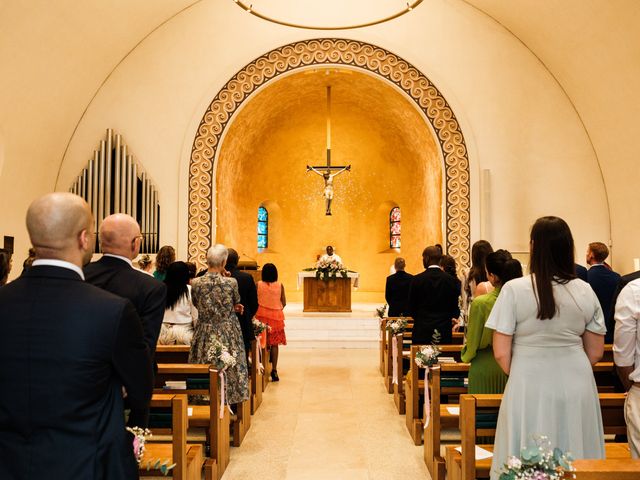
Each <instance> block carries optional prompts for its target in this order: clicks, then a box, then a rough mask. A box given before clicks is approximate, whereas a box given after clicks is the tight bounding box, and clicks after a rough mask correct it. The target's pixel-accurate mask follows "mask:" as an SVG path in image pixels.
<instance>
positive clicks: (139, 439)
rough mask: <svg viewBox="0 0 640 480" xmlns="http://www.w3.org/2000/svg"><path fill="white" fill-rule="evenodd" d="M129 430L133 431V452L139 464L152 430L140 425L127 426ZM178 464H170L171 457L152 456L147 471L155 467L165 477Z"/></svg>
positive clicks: (148, 461)
mask: <svg viewBox="0 0 640 480" xmlns="http://www.w3.org/2000/svg"><path fill="white" fill-rule="evenodd" d="M127 431H128V432H131V434H132V435H133V454H134V455H135V457H136V462H138V465H140V464H141V463H142V460H143V458H144V452H145V446H144V444H145V442H146V441H147V438H149V437H152V436H153V435H152V434H151V431H150V430H149V429H148V428H140V427H127ZM175 466H176V464H175V463H173V464H171V465H169V459H168V458H167V459H164V460H161V459H157V458H151V459H149V460H147V466H146V469H147V471H149V470H151V469H154V470H159V471H160V472H161V473H162V474H163V475H164V476H165V477H166V476H167V475H169V473H170V472H171V470H173V469H174V468H175Z"/></svg>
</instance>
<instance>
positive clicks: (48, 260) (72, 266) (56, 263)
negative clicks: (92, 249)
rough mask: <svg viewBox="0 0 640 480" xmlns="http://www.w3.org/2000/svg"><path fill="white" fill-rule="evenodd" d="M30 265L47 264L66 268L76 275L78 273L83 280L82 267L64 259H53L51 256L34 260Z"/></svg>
mask: <svg viewBox="0 0 640 480" xmlns="http://www.w3.org/2000/svg"><path fill="white" fill-rule="evenodd" d="M32 265H33V266H34V267H37V266H38V265H49V266H51V267H62V268H67V269H69V270H73V271H74V272H76V273H77V274H78V275H80V277H81V278H82V280H84V272H83V271H82V269H81V268H80V267H79V266H77V265H75V264H73V263H71V262H66V261H64V260H55V259H53V258H42V259H39V260H34V261H33V264H32Z"/></svg>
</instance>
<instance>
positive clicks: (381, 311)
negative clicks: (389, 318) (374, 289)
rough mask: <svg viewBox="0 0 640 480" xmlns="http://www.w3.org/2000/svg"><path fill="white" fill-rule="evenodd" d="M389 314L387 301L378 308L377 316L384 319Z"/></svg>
mask: <svg viewBox="0 0 640 480" xmlns="http://www.w3.org/2000/svg"><path fill="white" fill-rule="evenodd" d="M386 314H387V304H386V303H385V304H384V305H383V306H381V307H378V308H376V317H378V318H379V319H380V320H382V319H383V318H384V317H385V315H386Z"/></svg>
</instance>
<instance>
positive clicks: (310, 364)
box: [223, 347, 430, 480]
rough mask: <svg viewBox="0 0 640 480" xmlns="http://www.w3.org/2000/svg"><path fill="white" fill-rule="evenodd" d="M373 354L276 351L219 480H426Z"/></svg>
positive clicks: (419, 449) (417, 449) (416, 449)
mask: <svg viewBox="0 0 640 480" xmlns="http://www.w3.org/2000/svg"><path fill="white" fill-rule="evenodd" d="M377 362H378V352H377V350H375V349H366V350H365V349H335V350H325V349H312V350H311V349H310V350H303V349H289V350H287V348H286V347H283V348H282V349H281V353H280V365H279V366H278V372H279V374H280V378H281V381H280V382H278V383H271V384H270V385H269V387H268V388H267V390H266V392H265V395H264V400H263V403H262V405H261V407H260V409H259V410H258V412H257V413H256V415H255V416H254V417H253V421H252V424H251V429H250V430H249V433H248V434H247V436H246V438H245V440H244V442H243V444H242V446H241V447H240V448H233V449H232V450H231V463H230V464H229V467H228V468H227V471H226V472H225V475H224V477H223V480H245V479H252V478H256V479H257V478H259V479H260V480H276V479H286V480H311V479H323V480H327V479H329V480H331V479H337V480H341V479H349V480H351V479H354V480H360V479H369V480H374V479H375V480H378V479H379V480H387V479H389V480H392V479H403V480H406V479H428V478H430V477H429V473H428V472H427V469H426V467H425V465H424V462H423V459H422V447H416V446H414V445H413V443H412V441H411V439H410V437H409V433H408V432H407V429H406V426H405V423H404V416H401V415H399V414H398V413H397V411H396V409H395V406H394V404H393V397H392V395H389V394H387V393H386V392H385V390H384V388H383V384H382V377H381V375H380V373H379V372H378V370H377V365H378V363H377Z"/></svg>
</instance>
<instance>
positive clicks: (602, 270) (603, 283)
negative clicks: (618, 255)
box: [587, 242, 620, 343]
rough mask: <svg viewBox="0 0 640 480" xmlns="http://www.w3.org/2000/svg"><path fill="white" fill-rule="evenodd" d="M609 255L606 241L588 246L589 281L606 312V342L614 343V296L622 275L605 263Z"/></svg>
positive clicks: (603, 310) (604, 312) (603, 311)
mask: <svg viewBox="0 0 640 480" xmlns="http://www.w3.org/2000/svg"><path fill="white" fill-rule="evenodd" d="M608 256H609V249H608V248H607V246H606V245H605V244H604V243H601V242H593V243H590V244H589V247H588V248H587V264H589V265H590V268H589V271H588V272H587V281H588V282H589V285H591V288H592V289H593V291H594V292H595V293H596V296H597V297H598V301H599V302H600V307H602V313H603V314H604V320H605V325H606V327H607V334H606V335H605V337H604V341H605V343H613V330H614V328H615V322H614V320H613V316H612V314H611V313H612V305H611V302H612V301H613V296H614V293H615V291H616V288H617V287H618V282H619V281H620V275H619V274H617V273H616V272H614V271H613V270H610V269H609V268H608V267H607V266H606V265H605V263H604V261H605V260H606V259H607V257H608Z"/></svg>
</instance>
